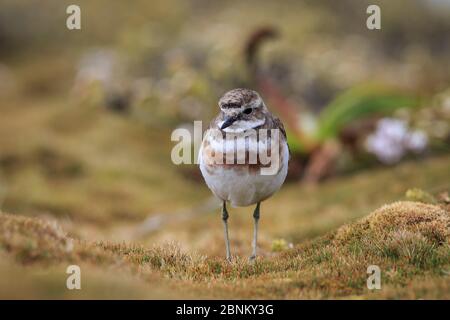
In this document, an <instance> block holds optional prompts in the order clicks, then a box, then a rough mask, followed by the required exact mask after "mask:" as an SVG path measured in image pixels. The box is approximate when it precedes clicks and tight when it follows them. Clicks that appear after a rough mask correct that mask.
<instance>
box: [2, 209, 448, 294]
mask: <svg viewBox="0 0 450 320" xmlns="http://www.w3.org/2000/svg"><path fill="white" fill-rule="evenodd" d="M0 234H1V236H0V244H1V247H2V249H3V250H2V256H3V257H2V258H3V259H2V264H1V268H2V269H3V270H2V271H3V272H2V277H1V279H2V280H1V283H2V286H1V288H2V291H0V292H1V295H2V297H45V298H49V297H50V298H51V297H68V298H70V297H73V298H75V297H101V298H111V297H113V298H131V297H133V298H152V297H153V298H156V297H158V298H161V297H166V298H168V297H170V298H186V297H195V298H200V297H204V298H290V299H296V298H356V297H360V298H391V297H393V298H450V296H449V294H450V291H449V285H450V279H449V278H448V272H449V268H450V212H449V211H447V210H446V209H445V208H443V207H441V206H437V205H430V204H422V203H418V202H408V201H404V202H396V203H393V204H391V205H386V206H383V207H381V208H379V209H378V210H376V211H374V212H373V213H371V214H370V215H368V216H367V217H365V218H363V219H361V220H359V221H357V222H355V223H352V224H348V225H345V226H343V227H341V228H339V229H338V230H337V231H334V232H330V233H328V234H326V235H324V236H322V237H319V238H317V239H314V240H311V241H306V242H304V243H302V244H299V245H296V246H294V247H293V248H288V249H285V250H282V251H281V252H279V253H273V254H271V255H270V256H266V257H260V258H258V259H257V260H256V262H253V263H252V262H249V261H248V260H247V259H245V258H243V257H238V256H235V257H234V260H233V262H232V263H228V262H226V261H225V260H224V259H223V258H217V257H208V256H205V255H199V254H192V253H187V252H183V251H182V250H181V249H180V248H179V247H178V246H177V245H175V244H170V245H165V246H155V247H150V248H146V247H144V246H141V245H131V244H125V243H118V244H114V243H110V242H90V241H81V240H79V239H74V238H71V237H68V236H67V235H65V234H64V232H63V231H62V230H61V228H60V227H59V226H58V225H57V224H55V223H54V222H49V221H46V220H42V219H37V218H27V217H21V216H15V215H9V214H5V213H2V214H1V215H0ZM70 264H77V265H80V266H81V270H82V275H83V278H82V279H83V281H82V283H83V287H82V290H81V291H79V292H78V293H77V292H70V291H69V290H67V289H65V277H66V275H65V274H64V271H65V268H66V267H67V266H68V265H70ZM369 265H378V266H379V267H380V269H381V270H382V289H381V290H378V291H376V292H371V291H369V290H368V289H367V287H366V281H367V276H368V275H367V272H366V271H367V267H368V266H369ZM6 272H8V273H13V274H15V275H16V277H14V280H12V278H11V277H10V276H7V277H5V274H6ZM20 275H22V276H20ZM84 276H86V278H84ZM111 287H113V288H115V289H114V290H112V291H111V290H105V289H107V288H111ZM24 288H26V290H25V291H24ZM119 288H120V290H119ZM130 294H131V295H130Z"/></svg>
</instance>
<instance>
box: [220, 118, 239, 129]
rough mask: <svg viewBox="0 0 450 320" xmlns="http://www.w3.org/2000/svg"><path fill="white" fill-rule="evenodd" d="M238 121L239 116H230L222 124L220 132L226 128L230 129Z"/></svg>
mask: <svg viewBox="0 0 450 320" xmlns="http://www.w3.org/2000/svg"><path fill="white" fill-rule="evenodd" d="M236 120H238V115H234V116H230V117H228V118H225V121H224V122H223V123H222V126H221V127H220V130H223V129H225V128H228V127H229V126H231V125H232V124H233V123H234V122H235V121H236Z"/></svg>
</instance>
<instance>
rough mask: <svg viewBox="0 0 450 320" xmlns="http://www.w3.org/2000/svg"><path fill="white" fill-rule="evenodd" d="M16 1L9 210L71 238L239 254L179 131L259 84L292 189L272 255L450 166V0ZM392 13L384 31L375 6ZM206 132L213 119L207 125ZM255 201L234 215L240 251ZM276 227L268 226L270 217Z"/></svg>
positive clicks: (4, 1)
mask: <svg viewBox="0 0 450 320" xmlns="http://www.w3.org/2000/svg"><path fill="white" fill-rule="evenodd" d="M70 4H73V1H65V0H63V1H62V0H46V1H37V0H26V1H21V0H0V208H1V210H3V211H5V212H10V213H14V214H20V215H27V216H41V217H48V218H51V219H55V220H57V221H58V222H59V223H60V224H62V225H63V227H64V228H65V229H66V230H68V231H69V233H70V234H71V235H73V236H76V237H80V238H82V239H90V240H101V239H107V240H114V241H118V242H120V241H133V242H138V243H143V244H145V245H149V244H153V243H160V242H165V241H176V242H178V243H180V245H181V247H183V248H185V249H187V250H195V251H198V252H200V253H202V254H208V255H212V256H223V254H224V247H223V239H222V227H221V224H220V223H221V222H220V217H219V214H218V203H217V201H215V200H214V199H213V198H212V196H211V194H210V192H209V190H208V189H207V188H206V186H205V185H204V183H203V180H202V178H201V176H200V175H199V170H198V168H197V166H196V165H182V166H175V165H174V164H173V163H172V162H171V159H170V152H171V149H172V147H173V146H174V143H173V142H171V141H170V135H171V132H172V131H173V130H174V129H175V128H179V127H184V128H188V129H191V128H192V126H193V121H194V120H202V121H204V124H207V123H209V121H210V120H211V119H212V118H213V117H214V116H215V115H216V113H217V112H218V107H217V101H218V98H219V97H220V96H221V95H222V94H223V93H224V92H226V91H228V90H230V89H232V88H235V87H249V88H252V89H254V90H256V91H258V92H259V93H260V94H261V95H262V97H263V98H264V99H265V101H266V103H267V104H268V106H269V108H270V109H271V110H272V111H273V112H274V113H275V114H277V115H278V116H279V117H280V118H281V119H282V120H283V122H284V123H285V124H286V129H287V132H288V136H289V143H290V147H291V152H292V161H291V164H290V166H291V168H290V173H289V177H288V183H286V185H285V187H283V189H282V190H281V191H280V192H279V193H278V194H276V195H275V196H274V197H273V198H272V199H270V200H269V201H267V202H266V203H264V205H263V206H262V220H261V223H262V224H261V247H262V254H263V255H264V254H270V252H272V251H276V250H281V249H283V248H284V247H285V246H288V245H289V244H290V243H293V244H295V243H300V242H302V241H303V240H305V239H309V238H312V237H315V236H318V235H321V234H324V233H325V232H327V231H329V230H332V229H334V228H336V227H337V226H340V225H342V224H344V223H346V222H349V221H352V220H354V219H356V218H358V217H361V216H363V215H365V214H367V213H368V212H370V211H371V210H373V209H375V208H377V207H378V206H380V205H382V204H384V203H386V202H389V201H392V200H396V199H399V198H402V197H404V194H405V192H406V191H407V190H408V189H410V188H414V187H418V188H422V189H424V190H426V191H427V192H430V193H433V194H436V193H439V192H442V191H445V190H448V187H449V181H450V180H449V178H450V170H449V168H450V154H449V151H450V149H449V143H450V59H449V57H450V1H446V0H433V1H432V0H427V1H426V0H399V1H395V2H393V1H388V0H386V1H375V0H374V1H350V0H341V1H339V2H336V1H325V0H318V1H289V0H287V1H282V2H281V1H222V2H219V1H214V2H212V1H206V0H192V1H181V0H164V1H134V2H133V4H129V3H127V2H124V1H106V0H96V1H82V0H79V1H76V4H77V5H79V6H80V8H81V27H82V29H81V30H68V29H67V28H66V19H67V17H68V14H66V8H67V6H68V5H70ZM370 4H377V5H379V6H380V8H381V30H368V29H367V27H366V19H367V17H368V16H369V15H368V14H367V13H366V9H367V7H368V6H369V5H370ZM204 127H206V125H204ZM251 219H252V218H251V209H250V208H239V209H231V218H230V224H231V226H230V228H231V229H230V230H231V239H232V246H233V249H234V250H235V251H234V252H235V253H238V254H243V255H245V254H247V253H248V252H250V237H251V228H252V225H251ZM269 226H270V228H269Z"/></svg>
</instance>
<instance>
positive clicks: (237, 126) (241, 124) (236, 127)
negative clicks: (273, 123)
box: [219, 119, 266, 133]
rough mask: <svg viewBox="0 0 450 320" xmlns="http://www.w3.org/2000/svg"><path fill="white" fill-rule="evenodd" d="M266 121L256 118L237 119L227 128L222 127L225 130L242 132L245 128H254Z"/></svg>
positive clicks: (221, 123) (220, 124)
mask: <svg viewBox="0 0 450 320" xmlns="http://www.w3.org/2000/svg"><path fill="white" fill-rule="evenodd" d="M224 122H225V121H222V122H220V123H219V128H220V127H221V126H222V125H223V123H224ZM265 122H266V119H258V120H249V121H244V120H237V121H235V122H234V123H233V124H232V125H231V126H229V127H228V128H225V129H223V131H225V132H233V133H236V132H243V131H245V130H249V129H254V128H257V127H259V126H262V125H263V124H264V123H265Z"/></svg>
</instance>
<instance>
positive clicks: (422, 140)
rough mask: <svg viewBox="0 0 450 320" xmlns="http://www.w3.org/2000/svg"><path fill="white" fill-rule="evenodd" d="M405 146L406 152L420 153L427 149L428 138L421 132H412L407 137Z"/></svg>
mask: <svg viewBox="0 0 450 320" xmlns="http://www.w3.org/2000/svg"><path fill="white" fill-rule="evenodd" d="M406 144H407V148H408V150H411V151H412V152H414V153H421V152H422V151H424V150H425V148H426V147H427V144H428V137H427V135H426V134H425V133H424V132H422V131H414V132H411V133H410V134H409V135H408V138H407V139H406Z"/></svg>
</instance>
